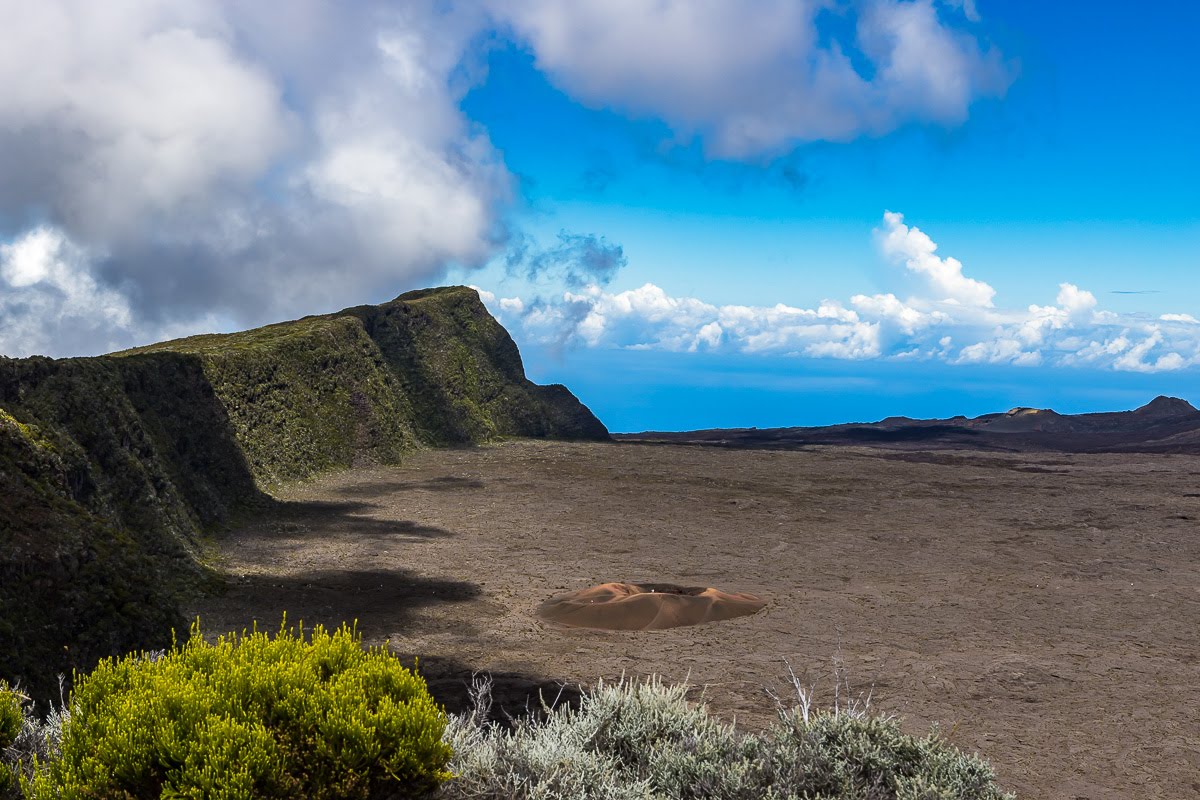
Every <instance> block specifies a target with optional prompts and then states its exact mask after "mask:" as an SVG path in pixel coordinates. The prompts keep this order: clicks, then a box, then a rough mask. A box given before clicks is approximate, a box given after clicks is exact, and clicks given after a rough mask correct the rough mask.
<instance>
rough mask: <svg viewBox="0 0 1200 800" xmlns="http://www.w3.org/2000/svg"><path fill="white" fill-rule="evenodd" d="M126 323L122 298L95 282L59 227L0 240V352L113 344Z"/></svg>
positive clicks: (126, 309) (125, 331)
mask: <svg viewBox="0 0 1200 800" xmlns="http://www.w3.org/2000/svg"><path fill="white" fill-rule="evenodd" d="M131 325H132V314H131V313H130V309H129V304H128V302H127V301H126V299H125V297H123V296H122V295H121V294H119V293H118V292H115V291H113V290H111V289H107V288H105V287H103V286H101V285H100V284H99V283H97V281H96V278H95V276H94V275H93V274H92V271H91V262H90V259H88V257H87V254H86V253H84V252H83V251H82V250H81V249H80V248H79V247H78V246H77V245H76V244H75V243H74V242H72V241H71V240H70V239H68V238H67V236H66V235H65V234H64V233H63V232H62V231H61V230H58V229H57V228H52V227H48V226H39V227H37V228H34V229H33V230H31V231H29V232H27V233H25V234H24V235H22V236H20V237H19V238H17V239H16V240H15V241H13V242H11V243H10V244H0V353H5V354H7V355H11V356H28V355H34V354H38V353H41V354H44V353H47V352H49V351H51V350H54V349H55V348H58V347H62V346H63V345H64V344H66V345H67V346H69V347H82V348H90V347H91V346H93V345H94V344H95V343H96V342H99V343H102V345H109V346H110V347H113V346H117V345H118V344H119V343H120V341H121V339H122V336H123V335H127V334H128V333H129V330H130V327H131ZM64 334H65V335H66V336H67V339H66V340H65V342H64V340H63V338H62V336H63V335H64Z"/></svg>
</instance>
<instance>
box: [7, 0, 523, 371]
mask: <svg viewBox="0 0 1200 800" xmlns="http://www.w3.org/2000/svg"><path fill="white" fill-rule="evenodd" d="M482 24H483V17H482V15H481V14H480V12H479V11H478V10H477V9H473V8H471V7H469V6H463V7H462V8H458V7H449V8H447V7H445V6H443V5H442V4H438V3H434V2H428V3H423V2H417V3H408V4H402V5H398V6H397V5H394V4H388V3H384V2H363V3H359V4H355V5H354V6H353V7H352V8H343V7H340V6H335V5H334V4H330V3H326V2H323V1H322V0H298V2H294V3H293V2H289V3H281V2H262V3H233V2H228V3H222V2H207V1H206V0H180V1H179V2H173V3H160V2H155V1H154V0H122V2H121V3H119V4H118V6H117V7H114V6H113V5H111V4H96V3H91V2H85V0H46V1H45V2H39V3H35V4H28V3H19V2H14V1H13V0H0V28H2V29H3V31H4V34H3V46H0V241H9V242H24V241H26V240H25V238H23V237H27V236H34V237H35V238H36V237H38V236H42V235H43V234H42V233H38V232H39V231H43V232H44V231H46V230H53V231H56V232H57V235H59V236H61V237H63V241H64V242H70V243H71V244H70V247H71V248H75V249H74V250H71V252H72V253H73V254H74V255H72V257H71V259H69V260H70V262H71V263H72V264H75V265H76V267H75V274H78V275H86V276H87V277H88V280H90V281H92V282H93V284H94V285H95V286H96V287H97V288H98V290H99V289H101V288H102V289H103V291H104V292H105V293H107V294H106V295H105V296H112V297H117V296H119V297H121V298H122V300H121V302H122V303H123V304H124V306H125V307H126V308H127V309H128V313H129V314H130V315H131V316H132V318H133V320H134V323H135V324H132V325H130V326H125V328H121V327H118V328H114V329H113V333H114V336H116V340H119V342H120V343H121V344H130V343H134V342H135V341H137V340H139V339H141V340H145V339H150V338H155V337H157V336H159V335H162V334H163V333H164V332H167V331H172V330H176V329H178V328H179V327H180V326H181V325H182V327H183V329H187V328H188V327H189V326H188V322H189V321H191V327H193V328H199V327H200V326H201V325H202V324H206V323H207V321H209V320H210V319H211V318H212V315H213V314H214V313H218V314H221V315H223V316H225V317H227V318H228V319H229V320H231V321H232V322H233V323H235V324H252V323H259V322H264V321H269V320H271V319H276V318H279V317H280V316H290V315H295V314H299V313H307V312H312V311H315V310H321V309H328V308H331V307H336V306H338V305H340V304H341V305H348V304H351V303H353V302H361V301H362V300H364V299H368V298H377V297H387V296H390V295H392V294H395V293H398V291H400V290H403V289H405V288H409V287H410V286H412V285H413V284H414V283H417V282H420V281H422V280H427V279H433V278H435V277H436V276H437V275H439V274H440V273H441V272H442V271H443V270H444V269H445V268H446V267H447V266H448V265H452V264H462V265H467V266H471V265H477V264H482V263H483V262H484V261H486V260H487V259H488V258H490V257H491V256H492V255H493V254H494V253H495V252H496V250H497V249H498V248H499V246H500V245H501V243H502V241H503V239H504V238H505V235H506V234H505V230H504V228H503V225H502V223H501V221H500V215H501V213H502V210H503V208H504V206H505V204H506V203H507V200H508V197H509V193H510V178H509V175H508V173H507V171H506V169H505V167H504V165H503V163H502V162H501V159H500V157H499V155H498V154H497V153H496V152H495V151H494V149H493V148H492V146H491V144H490V142H489V141H488V139H487V137H486V135H484V134H483V133H482V132H481V131H480V130H478V129H477V127H475V126H474V125H472V124H471V122H470V121H469V120H467V119H466V118H465V117H464V116H463V114H462V112H461V111H460V109H459V107H458V104H459V99H460V97H461V94H462V91H464V90H465V88H466V84H465V83H464V82H463V81H461V80H460V77H461V74H462V73H463V54H464V51H465V50H466V48H467V45H468V42H469V41H470V40H471V38H472V37H473V36H475V35H476V34H477V32H478V31H479V29H480V26H481V25H482ZM39 226H43V227H39ZM12 246H17V245H15V244H14V245H12ZM20 246H21V247H25V245H23V244H22V245H20ZM67 247H68V246H67V245H66V244H64V245H63V248H67ZM62 252H64V253H65V252H67V249H63V250H62ZM64 258H65V256H64ZM85 262H86V263H85ZM64 263H66V262H64ZM38 285H39V286H48V285H49V284H46V283H44V282H42V283H39V284H38ZM59 294H60V295H61V297H59V299H58V300H54V298H53V297H51V295H50V294H44V296H43V297H42V299H41V301H39V302H32V301H28V302H27V301H21V302H17V301H15V300H12V299H11V298H9V299H8V300H6V305H5V320H4V323H3V324H4V325H5V327H6V329H8V330H16V329H17V328H18V327H20V326H26V327H29V326H36V325H37V324H39V321H40V322H41V324H44V323H45V322H46V320H48V319H58V320H62V321H64V323H65V321H66V320H68V319H74V317H73V316H72V313H73V312H71V308H73V306H70V305H69V303H68V301H67V300H66V299H64V298H65V297H66V295H65V294H63V293H62V292H59ZM55 303H57V305H54V304H55ZM47 304H51V305H53V308H51V307H50V306H48V305H47ZM47 314H48V315H49V316H48V317H47V316H41V317H39V316H38V315H47ZM63 315H65V316H63ZM122 331H123V335H117V334H121V333H122ZM77 333H79V332H78V331H77ZM30 341H36V340H30ZM78 341H92V340H91V339H89V338H88V337H86V336H84V335H82V333H79V335H77V336H76V337H75V338H74V339H72V340H71V342H78ZM111 341H113V337H104V338H101V339H96V340H95V347H100V346H107V344H109V343H110V342H111ZM18 345H19V343H18ZM95 347H87V348H85V350H84V351H85V352H94V350H95ZM17 349H19V350H24V349H28V348H27V347H20V346H18V347H17ZM51 349H52V350H53V351H54V352H56V353H58V354H63V353H68V354H69V353H72V352H78V351H75V350H74V349H73V345H72V344H71V343H69V342H68V340H67V339H66V338H64V339H63V340H62V341H61V342H59V343H58V344H57V345H55V346H54V347H52V348H51ZM7 352H15V350H14V349H13V346H12V345H10V346H9V348H8V351H7Z"/></svg>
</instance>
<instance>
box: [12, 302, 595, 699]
mask: <svg viewBox="0 0 1200 800" xmlns="http://www.w3.org/2000/svg"><path fill="white" fill-rule="evenodd" d="M507 436H529V437H546V438H561V439H589V440H604V439H607V438H608V431H607V430H606V429H605V427H604V426H603V425H602V424H601V423H600V421H599V420H597V419H596V417H595V416H593V415H592V413H591V412H590V411H588V409H587V408H586V407H585V406H584V405H583V404H582V403H580V402H579V401H578V400H577V399H576V398H575V397H574V396H573V395H572V394H571V393H570V392H569V391H568V390H567V389H566V388H565V387H563V386H538V385H536V384H534V383H532V382H530V381H529V380H528V379H527V378H526V377H525V372H524V367H523V365H522V363H521V356H520V353H519V352H518V350H517V347H516V344H515V343H514V342H513V341H512V339H511V337H509V335H508V333H507V332H506V331H505V330H504V328H503V327H502V326H501V325H500V324H499V323H498V322H496V320H495V319H493V318H492V317H491V315H490V314H488V312H487V310H486V309H485V308H484V306H483V304H482V303H481V302H480V300H479V296H478V294H477V293H476V292H475V291H474V290H472V289H469V288H467V287H447V288H441V289H428V290H422V291H416V292H409V293H408V294H404V295H401V296H400V297H398V298H396V299H395V300H393V301H391V302H390V303H385V304H383V305H379V306H360V307H356V308H350V309H346V310H344V311H341V312H338V313H336V314H328V315H323V316H314V317H306V318H304V319H301V320H297V321H294V322H284V323H280V324H277V325H270V326H267V327H264V328H258V329H255V330H250V331H245V332H242V333H234V334H220V335H207V336H195V337H191V338H187V339H180V340H177V341H171V342H163V343H160V344H155V345H151V346H149V347H142V348H138V349H136V350H130V351H125V352H122V353H114V354H111V355H108V356H101V357H97V358H76V359H61V360H56V359H49V358H42V357H34V358H27V359H8V358H0V678H3V679H5V680H9V681H14V680H19V681H20V682H21V683H22V685H23V686H24V687H25V689H26V691H28V692H30V693H31V694H33V695H35V696H38V697H47V696H50V695H52V694H54V693H56V691H57V675H58V673H60V672H64V673H67V674H68V675H69V674H70V671H71V669H72V668H82V669H86V668H90V667H91V666H92V664H94V663H95V661H96V660H97V659H98V658H100V657H103V656H105V655H108V654H112V653H120V652H126V651H129V650H135V649H139V648H157V647H162V646H164V645H165V644H167V643H169V641H170V635H171V629H172V628H174V629H176V630H184V629H185V627H186V626H185V621H184V620H183V619H182V618H181V617H180V616H179V612H178V610H177V609H178V602H177V599H178V597H179V596H180V594H181V593H183V592H188V591H192V590H194V589H195V588H197V587H198V586H199V585H201V584H202V583H203V582H205V581H206V580H209V577H208V576H207V573H206V571H205V569H204V568H203V567H202V566H201V558H200V555H201V550H202V547H203V544H202V539H201V533H202V532H203V531H204V530H206V529H209V528H212V527H215V526H220V525H222V524H226V523H228V522H229V521H230V520H231V519H233V518H235V517H236V516H237V515H238V514H241V513H244V512H246V511H250V510H253V509H255V508H260V507H265V506H268V505H269V504H270V503H272V502H273V500H272V499H271V498H270V496H269V494H267V490H269V489H270V488H271V487H272V486H275V485H278V484H280V483H283V482H286V481H291V480H297V479H302V478H305V477H308V476H311V475H314V474H317V473H320V472H324V471H328V470H332V469H338V468H344V467H349V466H353V465H355V464H359V463H384V464H388V463H397V462H398V461H400V460H401V459H402V458H403V456H404V454H405V453H406V452H409V451H411V450H413V449H415V448H418V447H422V446H446V445H461V444H470V443H478V442H484V441H488V440H491V439H495V438H498V437H507Z"/></svg>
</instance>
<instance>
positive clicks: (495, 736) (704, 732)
mask: <svg viewBox="0 0 1200 800" xmlns="http://www.w3.org/2000/svg"><path fill="white" fill-rule="evenodd" d="M477 691H478V694H479V696H480V705H481V706H482V710H481V708H477V709H476V712H475V713H474V714H468V715H463V716H459V717H453V718H451V721H450V725H449V726H448V728H447V731H446V739H447V741H448V742H449V743H450V744H451V745H452V746H453V747H454V751H455V756H454V759H453V760H452V762H451V768H452V770H453V771H454V772H455V773H456V776H457V777H456V778H455V779H454V780H452V781H451V782H449V783H447V784H445V785H444V786H443V787H442V788H441V790H440V793H439V797H441V798H444V799H445V800H467V799H468V798H471V799H474V800H485V799H488V800H490V799H493V798H494V800H501V798H503V800H559V799H560V798H561V800H568V798H570V799H571V800H668V799H670V800H676V799H679V800H685V799H686V800H693V799H695V800H699V798H712V799H713V800H801V799H803V800H1004V799H1005V798H1008V797H1009V796H1008V795H1006V794H1004V793H1003V792H1002V791H1001V790H1000V788H999V787H998V786H997V785H996V782H995V776H994V773H993V772H992V770H991V768H990V767H989V766H988V765H987V764H986V763H985V762H984V761H982V760H980V759H979V758H978V757H975V756H971V755H967V754H965V753H962V752H961V751H959V750H957V749H956V748H954V747H953V746H951V745H950V744H948V743H947V742H945V741H944V740H943V739H941V738H940V737H938V736H937V735H936V734H930V735H929V736H926V737H923V738H917V737H913V736H909V735H907V734H905V733H904V732H903V731H902V730H901V729H900V726H899V724H898V722H897V721H896V720H895V719H892V718H890V717H884V716H879V715H875V714H872V713H869V712H868V711H867V710H866V708H865V707H861V706H852V707H851V708H850V709H846V708H835V709H832V710H819V711H813V710H812V708H811V706H810V705H809V704H808V698H802V699H803V700H804V706H803V708H797V709H789V710H786V711H784V712H782V713H781V714H780V719H779V720H778V722H777V723H776V724H775V725H774V726H773V727H771V728H770V729H768V730H767V731H765V732H764V733H762V734H759V735H754V734H742V733H739V732H738V731H737V730H735V729H734V727H733V726H731V725H725V724H722V723H721V722H719V721H718V720H716V719H714V718H713V717H711V716H710V715H709V714H708V712H707V710H706V709H705V707H704V706H703V705H702V704H693V703H689V702H688V701H687V699H686V693H687V687H686V686H668V685H664V684H663V683H661V682H659V681H657V680H653V679H651V680H647V681H640V682H638V681H622V682H620V683H617V684H615V685H612V684H600V685H598V686H597V687H596V688H595V689H593V690H591V691H589V692H586V693H585V694H584V695H583V697H582V699H581V702H580V704H579V706H578V708H570V707H559V708H554V709H550V708H547V709H545V710H544V713H543V715H542V716H541V717H540V718H537V719H534V718H527V719H518V720H515V721H514V723H513V725H512V727H511V728H505V727H501V726H498V725H496V724H494V723H489V722H486V721H485V720H486V716H487V715H486V696H487V691H486V684H481V685H479V686H478V687H477Z"/></svg>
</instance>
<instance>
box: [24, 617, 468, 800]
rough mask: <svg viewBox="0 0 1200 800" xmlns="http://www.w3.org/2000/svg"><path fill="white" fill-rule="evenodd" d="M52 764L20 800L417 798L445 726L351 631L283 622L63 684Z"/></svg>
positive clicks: (105, 665) (138, 658) (406, 680)
mask: <svg viewBox="0 0 1200 800" xmlns="http://www.w3.org/2000/svg"><path fill="white" fill-rule="evenodd" d="M70 704H71V712H70V716H69V718H68V719H67V720H66V722H65V724H64V725H63V730H62V742H61V753H60V755H59V756H58V757H57V758H53V759H51V760H50V761H49V762H47V763H43V764H40V765H39V766H38V769H37V770H36V773H35V775H34V778H33V779H32V781H30V782H29V783H28V784H27V786H26V792H27V794H28V795H29V796H30V797H33V798H52V797H53V798H57V797H120V798H132V797H160V796H162V797H168V796H170V797H204V798H251V797H254V798H260V797H289V798H290V797H305V798H339V800H340V799H341V798H359V799H361V800H368V799H369V798H377V797H406V796H421V795H424V794H426V793H428V791H429V790H431V789H432V788H434V787H436V786H437V785H438V784H439V783H441V782H442V781H444V780H446V779H447V778H449V777H450V775H449V773H448V772H447V771H446V769H445V767H446V764H447V762H448V760H449V758H450V756H451V750H450V747H449V745H447V744H446V743H444V742H443V741H442V734H443V731H444V729H445V725H446V717H445V714H444V713H443V711H442V710H441V709H440V708H439V707H438V706H437V705H436V704H435V703H434V701H433V699H432V698H431V697H430V696H429V693H428V691H427V689H426V686H425V682H424V680H422V679H421V678H420V677H419V676H417V675H416V674H414V673H413V672H412V671H410V670H408V669H405V668H404V667H403V666H401V664H400V663H399V661H397V660H396V658H395V657H394V656H392V655H391V654H390V653H388V652H387V651H386V650H384V649H383V648H373V649H368V650H364V649H363V647H362V645H361V637H360V636H359V634H358V633H357V631H356V630H354V629H351V628H349V627H346V626H344V625H343V626H342V627H341V628H340V629H338V630H336V631H334V632H333V633H329V632H327V631H326V630H325V629H324V628H322V627H321V626H317V627H316V628H314V629H313V630H312V632H311V635H310V636H309V638H308V639H307V640H306V638H305V634H304V630H303V628H301V629H300V631H299V633H297V632H296V631H295V630H293V629H291V628H288V627H287V625H286V619H285V622H284V625H283V626H281V628H280V631H279V633H278V634H277V635H276V636H275V637H274V638H271V637H269V636H267V635H266V634H265V633H261V632H259V631H257V630H255V631H254V632H252V633H242V634H241V635H240V636H239V635H236V634H230V635H227V636H222V637H220V638H219V639H217V641H216V643H215V644H209V643H207V642H205V641H204V639H203V638H202V636H201V635H200V629H199V624H198V623H197V624H194V625H193V626H192V630H191V638H190V639H189V640H188V641H187V643H185V644H184V645H182V646H173V647H172V648H171V649H170V650H169V651H167V652H166V653H165V654H161V655H159V654H154V657H151V656H148V655H146V654H143V655H130V656H126V657H124V658H121V659H107V660H104V661H102V662H100V664H99V666H97V667H96V669H95V670H93V671H92V672H91V673H89V674H87V675H84V676H79V677H77V678H76V682H75V688H74V691H73V693H72V696H71V701H70Z"/></svg>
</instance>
